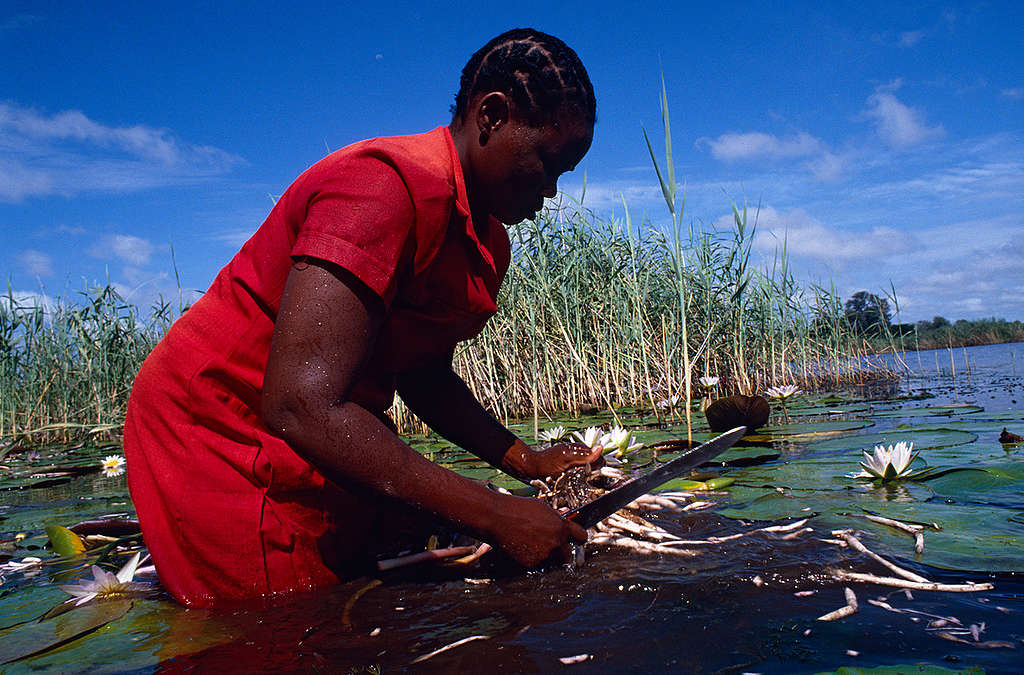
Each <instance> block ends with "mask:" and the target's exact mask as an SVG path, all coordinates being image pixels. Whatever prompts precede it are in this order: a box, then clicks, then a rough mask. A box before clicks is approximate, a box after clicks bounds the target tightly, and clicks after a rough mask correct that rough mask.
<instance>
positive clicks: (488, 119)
mask: <svg viewBox="0 0 1024 675" xmlns="http://www.w3.org/2000/svg"><path fill="white" fill-rule="evenodd" d="M511 114H512V110H511V102H510V101H509V100H508V96H506V95H505V94H504V93H502V92H500V91H492V92H490V93H489V94H485V95H484V96H483V98H481V99H479V103H478V104H477V106H476V126H477V129H478V130H479V131H480V145H481V146H484V145H487V141H488V140H489V139H490V136H491V134H492V133H494V132H495V131H497V130H498V129H500V128H501V127H502V126H503V125H505V124H507V123H508V121H509V117H510V116H511Z"/></svg>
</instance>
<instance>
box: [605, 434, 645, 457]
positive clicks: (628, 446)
mask: <svg viewBox="0 0 1024 675" xmlns="http://www.w3.org/2000/svg"><path fill="white" fill-rule="evenodd" d="M601 445H602V446H603V447H604V449H605V451H611V452H612V453H614V455H615V457H617V458H622V457H623V455H625V454H626V453H627V452H632V451H633V450H639V449H640V448H642V447H643V444H642V443H637V442H636V439H635V438H634V437H633V433H632V432H630V431H629V430H628V429H625V428H623V427H612V429H611V430H610V431H609V432H608V433H607V434H603V435H602V436H601Z"/></svg>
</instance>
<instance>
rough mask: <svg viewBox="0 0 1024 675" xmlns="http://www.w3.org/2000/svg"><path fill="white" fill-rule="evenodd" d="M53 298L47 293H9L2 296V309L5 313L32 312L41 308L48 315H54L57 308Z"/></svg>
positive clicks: (0, 300) (0, 302)
mask: <svg viewBox="0 0 1024 675" xmlns="http://www.w3.org/2000/svg"><path fill="white" fill-rule="evenodd" d="M56 306H57V305H56V303H55V302H54V300H53V298H51V297H50V296H48V295H46V294H45V293H38V292H36V291H13V290H12V291H7V292H5V293H3V294H2V295H0V308H3V310H4V311H7V312H10V311H16V310H32V309H35V308H37V307H38V308H40V309H42V310H43V311H44V312H46V313H48V314H49V313H52V312H53V310H54V309H55V308H56Z"/></svg>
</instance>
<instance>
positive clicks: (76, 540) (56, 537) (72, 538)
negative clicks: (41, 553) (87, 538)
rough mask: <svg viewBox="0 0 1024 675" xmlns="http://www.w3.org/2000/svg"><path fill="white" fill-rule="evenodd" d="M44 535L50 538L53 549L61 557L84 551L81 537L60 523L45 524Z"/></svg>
mask: <svg viewBox="0 0 1024 675" xmlns="http://www.w3.org/2000/svg"><path fill="white" fill-rule="evenodd" d="M46 536H47V537H49V538H50V545H51V546H53V551H54V553H56V554H57V555H59V556H61V557H70V556H75V555H78V554H79V553H84V552H85V543H84V542H83V541H82V538H81V537H79V536H78V535H77V534H75V533H74V532H72V531H71V530H69V529H68V528H66V527H63V526H61V525H47V526H46Z"/></svg>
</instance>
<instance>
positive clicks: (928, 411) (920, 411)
mask: <svg viewBox="0 0 1024 675" xmlns="http://www.w3.org/2000/svg"><path fill="white" fill-rule="evenodd" d="M984 410H985V409H984V408H982V407H981V406H980V405H940V406H927V407H924V408H897V409H894V410H876V411H875V412H873V413H872V416H873V417H936V416H939V415H943V416H946V417H951V416H953V415H971V414H974V413H979V412H982V411H984Z"/></svg>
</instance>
